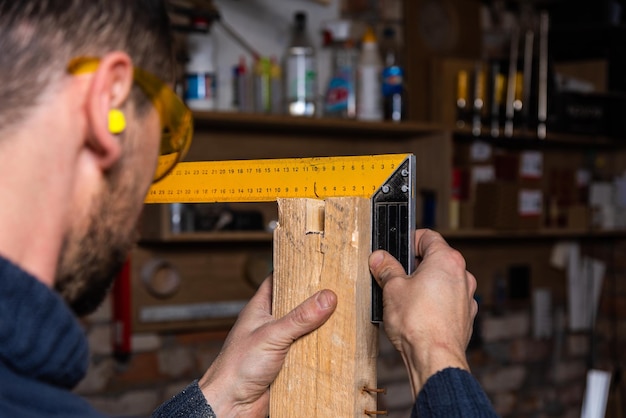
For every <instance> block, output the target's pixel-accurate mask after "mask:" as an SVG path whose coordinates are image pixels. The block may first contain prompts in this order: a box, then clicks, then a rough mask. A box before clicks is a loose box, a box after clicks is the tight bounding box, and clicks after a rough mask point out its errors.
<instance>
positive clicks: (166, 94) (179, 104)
mask: <svg viewBox="0 0 626 418" xmlns="http://www.w3.org/2000/svg"><path fill="white" fill-rule="evenodd" d="M99 64H100V59H99V58H94V57H78V58H74V59H72V60H71V61H70V63H69V64H68V66H67V71H68V72H69V73H70V74H72V75H78V74H86V73H90V72H94V71H96V69H97V68H98V65H99ZM133 80H134V81H135V83H137V85H138V86H139V87H140V88H141V89H142V90H143V92H144V93H145V94H146V96H148V98H149V99H150V101H151V102H152V104H153V105H154V107H155V108H156V110H157V112H158V113H159V119H160V120H161V129H162V133H161V148H160V152H159V160H158V163H157V168H156V172H155V173H154V178H153V180H152V182H153V183H156V182H157V181H159V180H161V179H162V178H163V177H165V176H166V175H167V174H169V172H170V171H172V169H173V168H174V167H175V166H176V164H178V162H179V161H180V160H182V159H183V157H184V156H185V154H186V153H187V150H189V146H190V145H191V139H192V137H193V117H192V114H191V110H189V108H188V107H187V106H185V104H184V103H183V101H182V100H181V99H180V98H179V97H178V95H177V94H176V93H174V91H173V90H172V89H171V88H170V87H168V86H167V85H166V84H165V83H164V82H163V81H162V80H160V79H159V78H158V77H157V76H155V75H154V74H151V73H149V72H147V71H145V70H142V69H141V68H137V67H135V68H134V71H133Z"/></svg>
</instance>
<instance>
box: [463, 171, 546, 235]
mask: <svg viewBox="0 0 626 418" xmlns="http://www.w3.org/2000/svg"><path fill="white" fill-rule="evenodd" d="M542 220H543V192H542V191H541V190H540V189H528V188H522V187H520V186H519V185H518V184H516V183H515V182H512V181H495V182H490V183H480V184H477V185H476V201H475V206H474V226H475V227H476V228H487V229H500V230H523V229H538V228H540V227H541V225H542Z"/></svg>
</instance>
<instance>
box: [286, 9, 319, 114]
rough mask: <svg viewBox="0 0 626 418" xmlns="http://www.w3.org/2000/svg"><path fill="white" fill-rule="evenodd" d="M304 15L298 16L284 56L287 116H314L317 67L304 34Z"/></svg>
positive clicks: (305, 29)
mask: <svg viewBox="0 0 626 418" xmlns="http://www.w3.org/2000/svg"><path fill="white" fill-rule="evenodd" d="M306 23H307V15H306V13H304V12H297V13H296V14H295V15H294V26H293V30H292V34H291V41H290V43H289V47H288V48H287V53H286V54H285V98H286V106H287V113H288V114H290V115H294V116H313V115H315V112H316V109H315V107H316V106H315V99H316V92H317V87H316V78H317V67H316V65H317V64H316V59H315V49H314V48H313V44H312V43H311V41H310V39H309V36H308V34H307V27H306Z"/></svg>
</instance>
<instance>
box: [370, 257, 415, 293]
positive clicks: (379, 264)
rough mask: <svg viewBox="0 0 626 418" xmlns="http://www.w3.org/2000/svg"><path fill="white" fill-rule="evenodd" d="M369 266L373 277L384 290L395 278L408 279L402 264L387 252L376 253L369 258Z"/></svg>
mask: <svg viewBox="0 0 626 418" xmlns="http://www.w3.org/2000/svg"><path fill="white" fill-rule="evenodd" d="M369 266H370V272H371V273H372V276H374V278H375V279H376V281H377V282H378V284H379V285H380V287H382V288H384V287H385V284H386V283H387V282H388V281H389V280H391V279H393V278H394V277H407V275H406V271H405V270H404V267H402V264H400V262H399V261H398V260H396V259H395V258H394V257H393V256H392V255H391V254H389V253H388V252H387V251H383V250H377V251H374V252H373V253H372V254H371V255H370V257H369Z"/></svg>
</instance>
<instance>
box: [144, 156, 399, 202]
mask: <svg viewBox="0 0 626 418" xmlns="http://www.w3.org/2000/svg"><path fill="white" fill-rule="evenodd" d="M408 156H409V154H383V155H366V156H350V157H315V158H287V159H266V160H229V161H205V162H184V163H180V164H178V165H177V166H176V168H175V169H174V171H173V172H172V173H170V174H169V175H168V176H167V177H165V178H164V179H163V180H161V181H159V182H158V183H156V184H153V185H152V187H151V188H150V190H149V191H148V195H147V197H146V203H211V202H266V201H273V200H276V199H277V198H296V197H300V198H302V197H308V198H315V199H325V198H327V197H348V196H360V197H368V198H369V197H371V196H372V195H373V194H374V193H375V192H376V190H378V189H379V188H380V186H381V185H382V184H383V183H384V182H385V181H386V180H387V179H388V178H389V176H391V175H392V174H393V172H394V171H395V170H396V169H397V168H398V167H399V166H400V164H402V162H403V161H404V160H405V159H406V158H407V157H408Z"/></svg>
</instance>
